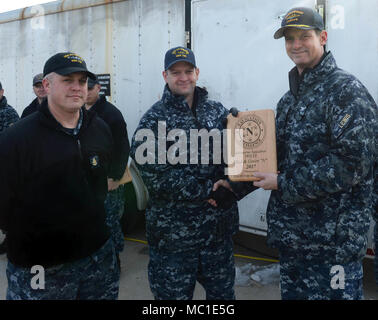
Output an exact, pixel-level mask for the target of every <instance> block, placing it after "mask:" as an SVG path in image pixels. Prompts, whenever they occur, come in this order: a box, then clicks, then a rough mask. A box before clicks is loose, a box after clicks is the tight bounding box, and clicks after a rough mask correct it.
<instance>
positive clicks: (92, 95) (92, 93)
mask: <svg viewBox="0 0 378 320" xmlns="http://www.w3.org/2000/svg"><path fill="white" fill-rule="evenodd" d="M100 90H101V85H99V84H97V83H96V84H95V85H94V86H93V87H92V88H90V89H88V96H87V101H86V103H87V104H88V105H89V106H93V105H94V104H95V103H96V101H97V99H98V98H99V93H100Z"/></svg>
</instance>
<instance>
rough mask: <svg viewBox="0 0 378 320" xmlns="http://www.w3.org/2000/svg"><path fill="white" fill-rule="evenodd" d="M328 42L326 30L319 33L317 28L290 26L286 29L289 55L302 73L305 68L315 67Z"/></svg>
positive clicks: (286, 44)
mask: <svg viewBox="0 0 378 320" xmlns="http://www.w3.org/2000/svg"><path fill="white" fill-rule="evenodd" d="M326 42H327V32H326V31H322V32H321V33H320V35H317V34H316V32H315V30H301V29H297V28H288V29H287V30H286V31H285V46H286V52H287V55H288V56H289V58H290V59H291V60H293V62H294V63H295V64H296V66H297V67H298V70H299V71H300V73H301V72H302V71H303V70H304V69H305V68H313V67H314V66H316V65H317V64H318V63H319V61H320V59H321V57H322V56H323V53H324V48H323V46H324V45H325V44H326Z"/></svg>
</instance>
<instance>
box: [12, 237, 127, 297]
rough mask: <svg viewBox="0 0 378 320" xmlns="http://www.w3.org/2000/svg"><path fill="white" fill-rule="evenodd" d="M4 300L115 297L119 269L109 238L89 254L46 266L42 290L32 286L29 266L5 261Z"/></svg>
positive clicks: (117, 288)
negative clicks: (70, 260) (78, 258)
mask: <svg viewBox="0 0 378 320" xmlns="http://www.w3.org/2000/svg"><path fill="white" fill-rule="evenodd" d="M6 273H7V278H8V288H7V295H6V299H7V300H116V299H117V298H118V290H119V277H120V273H119V268H118V264H117V259H116V255H115V250H114V245H113V242H112V240H111V239H109V240H108V241H107V242H106V243H105V244H104V246H103V247H102V248H101V249H99V250H98V251H97V252H95V253H94V254H92V255H91V256H89V257H86V258H84V259H80V260H78V261H76V262H73V263H67V264H62V265H58V266H54V267H51V268H47V269H45V270H44V273H45V276H44V277H45V285H44V289H33V288H32V285H31V283H32V278H33V277H35V276H36V274H32V273H31V269H28V268H20V267H17V266H15V265H13V264H12V263H11V262H9V261H8V265H7V270H6Z"/></svg>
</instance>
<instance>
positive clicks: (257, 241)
mask: <svg viewBox="0 0 378 320" xmlns="http://www.w3.org/2000/svg"><path fill="white" fill-rule="evenodd" d="M2 239H3V235H2V234H0V241H2ZM127 239H128V240H126V243H125V250H124V251H123V252H122V254H121V265H122V273H121V279H120V291H119V299H120V300H150V299H153V296H152V294H151V291H150V288H149V284H148V279H147V264H148V249H147V245H146V244H145V243H143V242H144V241H145V235H144V229H143V228H142V227H140V228H138V229H137V230H135V231H134V232H132V233H130V234H129V235H127ZM234 240H235V254H237V255H238V256H236V257H235V261H236V266H237V267H238V268H242V269H243V267H244V268H246V267H252V269H253V270H255V269H257V268H262V267H264V266H272V265H273V263H274V262H272V261H270V260H273V261H274V260H275V258H274V255H275V252H274V251H272V250H271V249H269V248H267V247H266V246H265V243H264V239H263V238H261V237H255V236H252V235H250V234H248V233H243V232H240V233H239V234H237V235H236V237H235V239H234ZM140 241H142V242H140ZM260 258H262V259H264V260H256V259H260ZM265 259H267V260H269V261H266V260H265ZM6 264H7V259H6V256H5V255H1V256H0V300H5V296H6V288H7V279H6V274H5V270H6ZM235 291H236V298H237V299H238V300H280V291H279V283H278V279H274V281H273V282H272V283H270V284H266V285H263V284H261V283H259V282H256V281H254V282H250V283H244V284H243V286H239V285H236V286H235ZM364 294H365V300H378V292H377V289H376V287H375V281H374V265H373V260H371V259H365V261H364ZM194 299H195V300H203V299H205V292H204V290H203V288H202V287H201V286H200V285H199V284H197V285H196V289H195V292H194Z"/></svg>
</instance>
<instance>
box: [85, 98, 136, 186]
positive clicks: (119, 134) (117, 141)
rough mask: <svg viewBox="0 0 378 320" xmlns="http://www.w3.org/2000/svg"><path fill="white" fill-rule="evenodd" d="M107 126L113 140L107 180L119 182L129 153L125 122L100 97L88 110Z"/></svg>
mask: <svg viewBox="0 0 378 320" xmlns="http://www.w3.org/2000/svg"><path fill="white" fill-rule="evenodd" d="M89 110H90V112H96V113H97V115H98V116H99V117H100V118H101V119H102V120H104V121H105V122H106V124H107V125H108V126H109V128H110V130H111V132H112V136H113V140H114V150H113V156H112V161H111V166H110V170H109V178H112V179H113V180H120V179H121V178H122V176H123V174H124V172H125V169H126V166H127V161H128V159H129V153H130V143H129V138H128V136H127V129H126V122H125V120H124V118H123V116H122V113H121V111H119V110H118V109H117V107H116V106H114V105H113V104H111V103H110V102H108V101H106V98H105V96H101V97H100V98H99V99H98V100H97V101H96V103H95V104H94V105H93V106H92V107H91V108H90V109H89Z"/></svg>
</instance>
